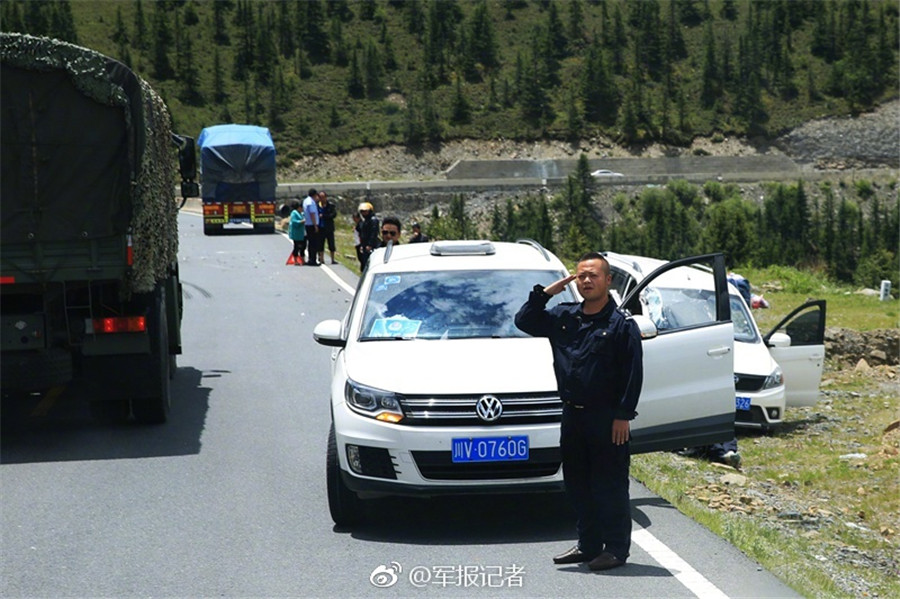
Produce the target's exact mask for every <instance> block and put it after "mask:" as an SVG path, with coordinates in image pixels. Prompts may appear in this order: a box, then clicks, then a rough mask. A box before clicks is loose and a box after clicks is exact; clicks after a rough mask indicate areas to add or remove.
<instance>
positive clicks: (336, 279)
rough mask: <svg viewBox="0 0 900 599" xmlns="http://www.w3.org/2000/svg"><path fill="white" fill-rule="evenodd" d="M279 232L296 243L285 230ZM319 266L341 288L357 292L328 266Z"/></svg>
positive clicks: (352, 292) (289, 240) (351, 293)
mask: <svg viewBox="0 0 900 599" xmlns="http://www.w3.org/2000/svg"><path fill="white" fill-rule="evenodd" d="M278 233H280V234H281V236H282V237H284V238H285V239H287V240H288V242H290V243H291V244H293V243H294V242H293V241H291V239H290V238H289V237H288V236H287V233H285V232H284V231H279V232H278ZM319 268H320V269H322V270H324V271H325V274H326V275H328V276H329V277H331V280H332V281H334V282H335V283H337V284H338V285H340V287H341V289H343V290H344V291H346V292H347V293H349V294H350V295H351V296H353V294H354V293H356V289H354V288H353V287H351V286H350V285H348V284H347V283H346V282H344V280H343V279H341V278H340V277H339V276H337V274H336V273H335V272H334V271H333V270H331V269H330V268H328V267H327V266H326V265H325V264H320V265H319Z"/></svg>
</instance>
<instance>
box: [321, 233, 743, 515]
mask: <svg viewBox="0 0 900 599" xmlns="http://www.w3.org/2000/svg"><path fill="white" fill-rule="evenodd" d="M691 261H699V262H703V263H705V264H708V265H710V266H711V267H712V272H713V273H714V275H707V276H709V278H710V279H711V280H712V279H713V278H714V279H715V281H716V282H717V286H718V288H719V289H720V290H721V291H722V293H719V294H716V295H715V296H714V297H713V300H712V305H713V311H712V313H711V314H709V315H708V318H707V319H706V321H705V322H702V323H697V325H696V326H694V327H692V328H690V329H685V330H680V331H674V332H670V333H668V334H665V335H657V331H656V327H655V325H654V324H653V322H652V321H651V320H650V319H649V318H648V317H646V316H636V317H635V320H636V321H637V322H638V324H639V326H640V328H641V332H642V336H643V346H644V373H645V378H644V386H643V391H642V394H641V399H640V402H639V404H638V408H637V409H638V412H639V415H638V417H637V419H636V420H635V421H634V422H633V423H632V424H633V426H632V435H633V441H632V451H633V452H634V453H639V452H646V451H655V450H665V449H675V448H680V447H690V446H694V445H702V444H708V443H713V442H716V441H722V440H726V439H729V438H731V437H732V436H733V435H734V385H733V381H732V376H733V374H732V370H733V369H732V351H733V345H734V343H733V337H734V334H733V330H732V324H731V320H730V311H729V309H730V306H729V301H728V294H727V291H724V290H725V286H726V282H725V266H724V259H723V258H722V256H721V255H711V256H704V257H699V258H696V259H686V260H685V261H679V262H674V263H671V264H670V265H666V268H675V267H677V266H678V265H682V264H688V263H691ZM566 274H567V272H566V268H565V267H564V266H563V264H562V263H561V262H560V261H559V260H558V259H557V258H556V257H555V256H554V255H552V254H551V253H550V252H548V251H546V250H545V249H544V248H542V247H541V246H539V245H538V244H536V243H535V242H531V241H524V242H520V243H500V242H489V241H443V242H435V243H420V244H410V245H400V246H396V247H394V246H392V247H388V248H382V249H379V250H377V251H375V252H374V253H373V254H372V256H371V257H370V259H369V264H368V267H367V269H366V271H365V272H364V273H363V276H362V278H361V279H360V281H359V284H358V287H357V290H356V294H355V296H354V299H353V302H352V303H351V306H350V309H349V310H348V312H347V314H346V316H345V318H344V319H343V321H339V320H329V321H323V322H321V323H319V324H318V325H317V326H316V328H315V331H314V337H315V339H316V341H318V342H319V343H320V344H323V345H327V346H332V347H333V348H334V350H333V352H332V358H333V367H332V375H333V376H332V384H331V397H330V402H331V414H332V427H331V430H330V432H329V436H328V447H327V489H328V503H329V508H330V511H331V515H332V518H333V519H334V521H335V522H336V523H337V524H339V525H352V524H353V523H355V522H358V521H359V520H360V519H361V518H362V517H363V514H364V504H363V500H364V499H365V498H368V497H375V496H379V495H426V496H428V495H436V494H443V493H449V494H467V493H484V492H513V491H527V490H547V489H561V488H562V473H561V469H560V465H561V459H560V450H559V421H560V415H561V413H562V404H561V402H560V399H559V394H558V392H557V389H556V379H555V377H554V374H553V363H552V355H551V351H550V346H549V344H548V342H547V340H546V339H539V338H532V337H529V336H528V335H526V334H524V333H522V332H521V331H520V330H518V329H517V328H516V326H515V324H514V322H513V318H514V315H515V314H516V312H517V311H518V309H519V308H520V307H521V305H522V304H523V303H524V302H525V300H526V299H527V298H528V293H529V292H530V290H531V289H532V287H534V285H535V284H541V285H548V284H550V283H552V282H553V281H556V280H558V279H560V278H562V277H563V276H565V275H566ZM652 279H653V277H650V278H648V279H647V282H648V283H649V282H651V281H652ZM640 289H641V286H640V285H638V286H637V287H636V289H635V293H639V292H640ZM625 299H626V301H627V300H628V298H627V297H626V298H625ZM559 301H580V298H579V297H578V295H577V290H576V289H575V287H574V285H572V286H570V288H569V289H567V290H566V291H564V292H563V293H561V294H559V295H557V296H555V297H554V298H553V299H552V300H551V305H552V303H554V302H559Z"/></svg>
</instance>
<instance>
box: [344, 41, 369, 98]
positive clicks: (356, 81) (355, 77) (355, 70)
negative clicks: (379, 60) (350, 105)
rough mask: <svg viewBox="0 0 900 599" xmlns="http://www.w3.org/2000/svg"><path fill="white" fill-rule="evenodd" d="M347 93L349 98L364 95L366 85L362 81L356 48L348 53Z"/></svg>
mask: <svg viewBox="0 0 900 599" xmlns="http://www.w3.org/2000/svg"><path fill="white" fill-rule="evenodd" d="M347 93H348V94H349V95H350V97H351V98H356V99H359V98H363V97H365V95H366V85H365V83H364V82H363V75H362V69H361V68H360V66H359V53H358V52H357V50H356V48H354V49H353V52H352V53H351V54H350V72H349V74H348V77H347Z"/></svg>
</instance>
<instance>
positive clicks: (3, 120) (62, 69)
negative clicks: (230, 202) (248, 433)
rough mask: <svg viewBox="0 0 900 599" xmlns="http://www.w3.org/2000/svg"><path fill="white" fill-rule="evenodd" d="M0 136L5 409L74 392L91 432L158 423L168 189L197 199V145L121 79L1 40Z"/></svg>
mask: <svg viewBox="0 0 900 599" xmlns="http://www.w3.org/2000/svg"><path fill="white" fill-rule="evenodd" d="M0 130H2V132H3V134H2V136H0V345H2V354H0V390H2V394H3V397H4V401H12V400H17V398H19V397H21V398H22V399H23V400H24V399H25V397H27V396H29V395H30V396H34V395H43V396H44V397H47V396H48V395H49V394H54V395H59V394H60V393H62V392H69V391H71V392H72V393H73V394H74V395H75V396H78V397H85V398H88V399H89V400H90V402H91V408H92V412H94V413H95V414H96V415H98V416H102V417H104V418H114V419H116V420H125V419H128V418H130V417H131V416H132V415H133V417H134V418H135V419H136V420H137V421H139V422H141V423H161V422H164V421H165V420H166V419H167V418H168V415H169V411H170V399H169V382H170V381H169V379H170V377H172V376H173V375H174V373H175V369H176V362H175V356H176V355H177V354H179V353H181V319H182V307H183V306H182V289H181V281H180V279H179V273H178V256H177V252H178V220H177V217H178V209H179V205H178V204H177V203H176V190H175V178H176V177H175V175H176V170H179V171H180V174H181V178H182V182H181V195H182V196H183V197H185V198H186V197H189V196H197V195H199V193H198V192H199V186H198V184H197V183H196V181H195V177H196V150H195V147H194V142H193V139H191V138H189V137H183V136H176V135H173V133H172V130H171V118H170V116H169V113H168V110H167V108H166V106H165V104H164V103H163V101H162V99H161V98H160V96H159V95H158V94H157V93H155V92H154V91H153V90H152V89H151V88H150V86H149V85H148V84H147V82H146V81H144V80H142V79H141V78H140V77H138V76H137V75H136V74H135V73H134V72H132V71H131V70H130V69H128V68H127V67H126V66H125V65H123V64H121V63H119V62H117V61H115V60H113V59H111V58H108V57H106V56H103V55H101V54H99V53H97V52H94V51H93V50H89V49H87V48H81V47H78V46H74V45H71V44H68V43H64V42H60V41H57V40H51V39H48V38H39V37H32V36H29V35H20V34H0ZM176 157H177V158H178V159H179V160H178V161H177V165H176ZM76 390H77V391H79V392H77V393H76V392H75V391H76Z"/></svg>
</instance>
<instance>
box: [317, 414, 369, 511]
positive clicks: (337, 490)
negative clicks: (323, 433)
mask: <svg viewBox="0 0 900 599" xmlns="http://www.w3.org/2000/svg"><path fill="white" fill-rule="evenodd" d="M325 481H326V484H327V486H328V511H330V512H331V519H332V520H334V523H335V524H337V525H338V526H353V525H354V524H359V523H360V522H362V521H363V519H364V515H365V514H364V512H363V509H364V505H363V501H362V500H361V499H360V498H359V496H358V495H357V494H356V493H354V492H353V491H351V490H350V489H348V488H347V485H345V484H344V481H343V480H342V479H341V464H340V461H339V460H338V455H337V441H335V438H334V425H333V424H332V425H331V430H330V431H329V432H328V451H327V453H326V456H325Z"/></svg>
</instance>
